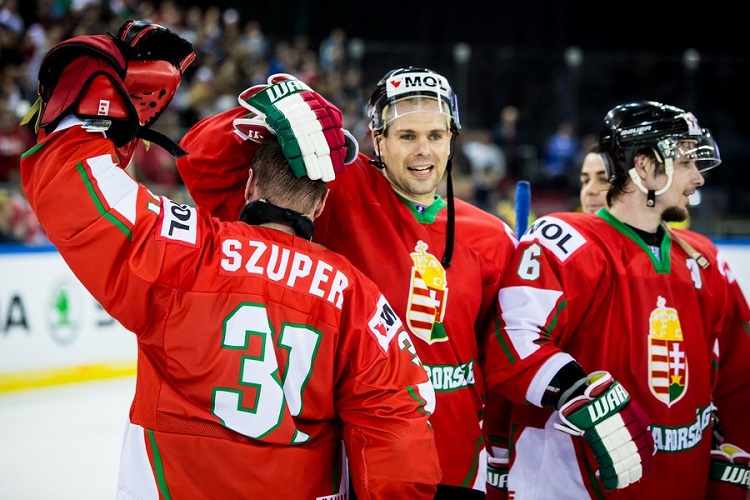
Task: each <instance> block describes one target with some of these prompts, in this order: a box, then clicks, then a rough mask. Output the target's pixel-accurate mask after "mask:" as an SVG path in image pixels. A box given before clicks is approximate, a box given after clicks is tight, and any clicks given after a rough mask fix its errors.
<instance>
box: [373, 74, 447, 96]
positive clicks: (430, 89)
mask: <svg viewBox="0 0 750 500" xmlns="http://www.w3.org/2000/svg"><path fill="white" fill-rule="evenodd" d="M385 91H386V95H387V96H388V97H389V98H392V97H396V96H399V95H402V94H427V95H442V96H444V97H446V98H448V99H450V91H451V88H450V85H448V82H447V80H446V79H445V78H443V77H442V76H440V75H436V74H434V75H431V74H425V73H403V74H400V75H397V76H394V77H393V78H389V79H388V81H387V82H386V89H385Z"/></svg>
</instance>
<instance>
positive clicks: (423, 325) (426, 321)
mask: <svg viewBox="0 0 750 500" xmlns="http://www.w3.org/2000/svg"><path fill="white" fill-rule="evenodd" d="M414 250H415V252H413V253H412V254H411V258H412V260H413V261H414V266H413V267H412V268H411V283H410V286H409V303H408V304H407V306H406V307H407V310H406V322H407V324H408V325H409V329H411V331H412V332H413V333H414V335H416V336H417V337H419V338H420V339H422V340H424V341H425V342H427V343H428V344H432V343H433V342H445V341H446V340H448V334H447V333H446V332H445V329H444V328H443V325H442V322H443V316H444V315H445V304H446V302H447V300H448V284H447V283H446V278H445V269H443V266H442V265H441V264H440V261H439V260H438V259H436V258H435V256H434V255H432V254H431V253H428V252H427V244H426V243H425V242H423V241H418V242H417V244H416V246H415V247H414Z"/></svg>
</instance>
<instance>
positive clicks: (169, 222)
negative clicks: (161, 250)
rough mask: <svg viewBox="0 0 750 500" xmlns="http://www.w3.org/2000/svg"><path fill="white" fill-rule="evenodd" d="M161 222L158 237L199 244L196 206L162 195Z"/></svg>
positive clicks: (189, 244)
mask: <svg viewBox="0 0 750 500" xmlns="http://www.w3.org/2000/svg"><path fill="white" fill-rule="evenodd" d="M160 222H161V224H159V226H158V228H157V235H156V237H157V238H158V239H160V240H167V241H174V242H176V243H180V244H182V245H186V246H189V247H196V246H197V245H198V213H197V212H196V210H195V208H193V207H191V206H188V205H183V204H178V203H175V202H173V201H172V200H170V199H169V198H165V197H163V196H162V210H161V221H160Z"/></svg>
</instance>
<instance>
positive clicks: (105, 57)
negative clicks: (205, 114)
mask: <svg viewBox="0 0 750 500" xmlns="http://www.w3.org/2000/svg"><path fill="white" fill-rule="evenodd" d="M194 58H195V54H194V53H193V49H192V46H191V45H190V43H189V42H187V41H186V40H183V39H182V38H180V37H179V36H177V35H176V34H174V33H173V32H171V31H170V30H168V29H167V28H164V27H162V26H159V25H157V24H152V23H148V22H142V21H127V22H126V23H125V24H123V25H122V27H121V28H120V30H119V33H118V36H117V37H115V36H113V35H110V34H107V35H83V36H77V37H74V38H71V39H69V40H65V41H63V42H60V43H58V44H57V45H55V46H54V47H52V49H50V51H49V52H48V53H47V54H46V55H45V56H44V59H43V60H42V63H41V66H40V69H39V87H38V92H39V97H40V101H39V105H35V107H34V108H32V111H31V112H30V114H29V115H27V117H26V118H24V121H23V122H22V123H27V122H28V121H29V120H30V119H31V118H32V117H33V115H34V114H35V113H36V112H37V111H38V112H39V118H38V123H37V130H38V128H39V127H41V128H43V129H44V131H45V132H46V133H50V132H52V131H53V130H54V129H55V127H57V125H58V123H59V122H60V120H62V118H64V117H65V116H66V115H69V114H74V115H76V116H78V117H79V118H81V119H83V120H84V121H85V124H84V127H86V128H88V129H90V130H101V131H106V132H107V136H108V137H109V138H111V139H112V141H113V142H114V143H115V145H116V146H117V147H123V146H125V145H127V144H129V143H130V142H131V141H132V140H133V138H135V137H136V136H137V137H142V138H144V139H148V140H152V141H153V142H156V143H157V144H160V145H162V146H164V147H166V148H167V149H168V150H170V152H173V151H174V150H173V149H172V148H171V147H172V146H174V147H175V148H177V146H176V145H174V144H173V143H172V144H167V143H166V142H165V141H163V139H166V138H164V136H162V135H161V134H159V133H157V132H154V131H150V130H148V127H149V126H151V125H152V124H153V123H154V121H156V119H157V118H158V117H159V116H160V115H161V113H162V112H163V111H164V110H165V109H166V107H167V106H168V105H169V103H170V101H171V99H172V97H173V96H174V93H175V91H176V89H177V86H178V85H179V84H180V81H181V78H182V71H183V70H184V69H185V68H186V67H187V65H188V64H190V62H191V61H192V60H193V59H194ZM177 149H179V148H177Z"/></svg>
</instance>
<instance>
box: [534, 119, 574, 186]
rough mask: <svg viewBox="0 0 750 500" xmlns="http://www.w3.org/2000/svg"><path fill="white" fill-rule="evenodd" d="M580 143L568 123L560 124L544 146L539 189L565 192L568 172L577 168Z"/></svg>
mask: <svg viewBox="0 0 750 500" xmlns="http://www.w3.org/2000/svg"><path fill="white" fill-rule="evenodd" d="M579 152H580V142H579V141H578V139H577V138H576V136H575V129H574V128H573V125H572V124H571V123H569V122H561V123H560V124H559V125H558V126H557V130H556V131H555V133H554V134H552V135H551V136H550V137H549V138H547V141H546V142H545V144H544V151H543V156H542V170H541V176H540V179H539V182H538V185H539V187H542V188H546V189H560V190H563V191H566V190H567V188H568V187H569V185H568V178H569V175H570V172H572V171H573V170H574V169H576V168H577V167H578V165H577V163H576V162H577V160H578V155H579Z"/></svg>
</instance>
